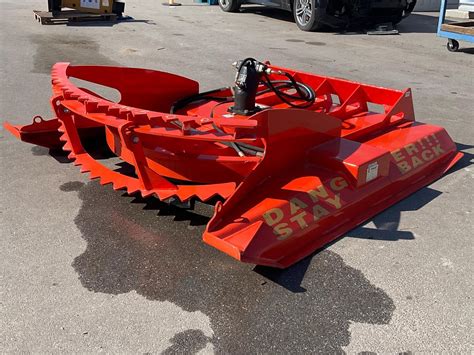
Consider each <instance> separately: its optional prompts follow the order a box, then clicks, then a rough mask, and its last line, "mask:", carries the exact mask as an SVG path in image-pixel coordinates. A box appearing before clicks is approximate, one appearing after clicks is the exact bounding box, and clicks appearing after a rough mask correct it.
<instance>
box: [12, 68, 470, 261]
mask: <svg viewBox="0 0 474 355" xmlns="http://www.w3.org/2000/svg"><path fill="white" fill-rule="evenodd" d="M269 67H270V68H271V69H274V72H278V70H284V71H286V72H289V73H291V74H292V75H293V76H294V78H295V79H296V80H297V81H300V82H304V83H305V84H306V85H308V86H310V87H311V88H312V89H313V90H314V91H315V93H316V99H315V101H314V104H313V105H312V106H311V107H309V108H308V109H305V110H303V109H295V108H291V107H290V106H289V105H287V104H285V103H282V102H281V101H279V100H278V97H277V96H276V95H275V94H274V93H273V92H265V93H263V94H261V95H259V96H258V97H257V103H258V104H259V106H260V107H262V108H263V109H262V110H261V111H260V112H257V113H255V114H254V115H251V116H239V115H234V114H230V113H229V107H230V106H232V104H233V103H232V102H227V101H224V102H222V101H219V100H216V97H213V98H209V99H208V100H201V101H197V102H194V103H190V104H188V105H187V106H185V107H183V108H181V109H179V110H178V111H177V112H176V113H173V114H171V113H169V112H170V111H171V107H172V105H173V103H175V102H176V101H178V100H181V99H183V98H185V97H189V96H192V95H196V94H197V93H198V92H199V85H198V83H197V82H195V81H193V80H190V79H188V78H184V77H182V76H178V75H174V74H170V73H164V72H159V71H153V70H146V69H135V68H120V67H100V66H71V65H69V64H68V63H58V64H56V65H54V67H53V69H52V85H53V96H52V98H51V105H52V108H53V111H54V113H55V116H56V117H55V118H53V119H51V120H43V119H42V118H40V117H35V119H34V121H33V123H32V124H30V125H26V126H13V125H10V124H9V123H5V127H6V128H7V129H8V130H9V131H10V132H11V133H13V134H14V135H15V136H16V137H18V138H19V139H21V140H23V141H26V142H29V143H33V144H38V145H42V146H46V147H49V148H58V147H62V149H64V150H65V151H67V152H69V158H70V159H72V160H74V164H75V165H78V166H80V168H81V172H88V173H89V175H90V178H91V179H96V178H97V179H100V183H101V184H103V185H104V184H112V185H113V188H114V189H116V190H119V189H125V190H126V191H127V192H128V193H129V194H133V193H140V194H141V195H142V196H143V197H148V196H155V197H157V198H159V199H160V200H164V201H167V200H170V199H179V200H180V201H183V202H186V201H189V200H192V199H198V200H201V201H214V200H215V199H217V200H218V202H217V203H216V206H215V214H214V216H213V218H212V219H211V220H210V222H209V224H208V225H207V228H206V231H205V233H204V236H203V239H204V241H205V242H206V243H208V244H210V245H212V246H214V247H216V248H217V249H220V250H222V251H223V252H225V253H227V254H229V255H231V256H232V257H234V258H236V259H238V260H241V261H244V262H250V263H255V264H260V265H268V266H273V267H279V268H285V267H288V266H290V265H292V264H293V263H295V262H297V261H299V260H301V259H302V258H304V257H306V256H308V255H310V254H311V253H313V252H314V251H316V250H318V249H320V248H321V247H323V246H324V245H326V244H327V243H329V242H330V241H332V240H334V239H336V238H338V237H340V236H342V235H344V233H346V232H347V231H349V230H350V229H352V228H354V227H355V226H357V225H358V224H360V223H362V222H364V221H365V220H367V219H369V218H371V217H372V216H374V215H375V214H377V213H379V212H380V211H382V210H384V209H386V208H388V207H389V206H391V205H392V204H394V203H395V202H397V201H399V200H401V199H403V198H404V197H406V196H408V195H410V194H412V193H413V192H415V191H416V190H418V189H420V188H421V187H423V186H426V185H427V184H429V183H431V182H432V181H434V180H436V179H437V178H439V177H440V176H442V175H443V174H444V173H445V172H446V171H447V170H448V169H449V168H450V167H451V166H452V165H453V164H455V163H456V161H458V160H459V159H460V158H461V156H462V154H461V153H459V152H457V151H456V146H455V144H454V143H453V141H452V140H451V138H450V137H449V135H448V134H447V132H446V131H445V130H444V129H443V128H441V127H437V126H433V125H427V124H422V123H419V122H416V121H415V117H414V111H413V104H412V94H411V90H410V89H406V90H393V89H386V88H381V87H376V86H372V85H365V84H360V83H356V82H351V81H347V80H343V79H337V78H330V77H324V76H318V75H314V74H308V73H303V72H299V71H293V70H289V69H284V68H278V67H275V66H271V65H269ZM70 78H78V79H81V80H85V81H89V82H93V83H96V84H99V85H103V86H107V87H111V88H115V89H117V90H118V91H119V92H120V94H121V98H120V101H119V102H112V101H109V100H107V99H105V98H103V97H101V96H99V95H98V94H95V93H94V92H92V91H90V90H88V89H83V88H79V87H77V86H76V85H74V84H73V82H72V81H71V80H70ZM271 78H272V79H274V80H278V79H281V78H280V77H279V75H278V74H271ZM216 95H218V96H220V97H229V96H231V95H232V93H231V90H230V89H223V90H221V91H220V92H219V93H217V94H215V95H214V96H216ZM97 132H101V134H100V135H98V134H97ZM102 135H105V140H104V146H106V147H107V148H108V149H110V150H111V151H112V152H113V153H114V154H115V155H117V156H118V157H120V158H121V159H122V160H123V161H124V162H126V163H128V164H130V165H131V166H132V167H133V168H134V171H135V175H134V176H131V175H124V174H122V173H120V172H119V171H116V170H112V169H110V168H108V167H107V166H105V165H103V164H102V163H101V162H99V161H98V160H95V159H94V158H93V156H92V155H91V154H90V152H88V151H87V149H85V148H84V142H83V141H84V140H85V139H86V138H87V137H93V138H94V137H95V138H96V139H99V136H102Z"/></svg>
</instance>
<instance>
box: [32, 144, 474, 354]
mask: <svg viewBox="0 0 474 355" xmlns="http://www.w3.org/2000/svg"><path fill="white" fill-rule="evenodd" d="M471 148H472V146H469V145H463V144H458V149H460V150H463V151H466V150H468V149H471ZM33 153H34V154H41V155H42V154H48V150H47V149H43V148H39V149H38V148H33ZM472 157H473V155H472V154H469V153H467V154H465V156H464V157H463V159H462V160H461V161H460V162H459V163H458V165H456V168H455V169H461V168H464V167H466V166H468V165H470V164H472ZM60 190H61V191H63V192H65V193H78V196H79V198H80V199H81V200H82V207H81V209H80V211H79V213H78V215H77V217H76V218H75V223H76V225H77V227H78V228H79V230H80V231H81V233H82V236H83V238H84V240H85V241H86V242H87V247H86V250H85V251H84V253H83V254H81V255H79V256H77V257H76V258H75V259H74V261H73V263H72V266H73V267H74V268H75V270H76V271H77V273H78V275H79V280H80V282H81V283H82V285H83V286H84V287H85V288H87V289H88V290H90V291H94V292H102V293H108V294H115V295H116V294H122V293H128V292H131V291H136V292H137V293H138V294H140V295H143V296H144V297H146V298H148V299H150V300H156V301H169V302H172V303H173V304H175V305H177V306H179V307H181V308H182V309H184V310H185V311H188V312H194V311H201V312H203V313H204V314H206V315H207V316H208V317H209V318H210V320H211V325H212V329H213V331H214V336H213V338H207V337H206V336H205V335H204V334H203V333H202V332H201V331H199V330H187V331H185V332H182V333H179V334H176V335H175V337H174V338H173V339H171V340H170V342H171V344H172V345H171V346H170V348H168V349H167V350H166V352H167V353H180V352H181V353H183V352H189V351H193V352H195V351H199V350H200V349H203V348H204V347H205V346H206V345H207V344H208V343H209V342H211V343H212V344H213V346H214V348H215V350H216V351H217V352H225V353H233V352H236V353H247V352H272V351H278V352H288V353H290V352H292V351H294V349H306V350H307V351H308V352H321V353H328V352H331V353H333V352H341V351H342V348H343V347H344V346H346V345H348V344H349V342H350V333H349V326H350V324H351V323H352V322H357V323H368V324H388V323H389V322H390V320H391V317H392V314H393V312H394V310H395V305H394V303H393V301H392V300H391V298H390V297H389V296H388V295H387V294H386V293H385V292H384V291H383V290H382V289H380V288H378V287H376V286H375V285H373V284H371V283H370V281H369V280H367V278H366V277H365V276H364V274H363V273H362V272H360V271H359V270H357V269H354V268H352V267H351V266H349V265H347V264H346V263H345V262H344V260H343V259H342V258H341V257H340V256H339V255H338V254H336V253H334V252H333V251H330V250H328V249H327V248H326V249H323V250H321V251H318V252H316V253H314V254H313V255H312V256H310V257H308V258H305V259H304V260H302V261H301V262H299V263H297V264H295V265H293V266H292V267H290V268H288V269H286V270H276V269H272V268H268V267H261V266H256V267H254V266H252V265H248V264H242V263H239V262H237V261H235V260H234V259H232V258H230V257H228V256H226V255H225V254H223V253H221V252H220V251H218V250H215V249H213V248H212V247H210V246H208V245H206V244H204V243H203V242H202V240H201V235H202V233H203V231H204V228H205V225H206V224H207V222H208V221H209V218H210V217H211V216H212V212H213V207H212V206H210V205H207V204H201V203H196V205H195V207H194V210H188V209H182V208H178V207H175V206H173V205H169V204H165V203H163V202H160V201H158V200H156V199H152V198H151V199H143V198H141V197H137V196H128V195H126V194H121V193H120V192H118V191H114V190H113V189H111V188H110V187H107V186H105V187H104V186H101V185H100V184H99V183H98V182H97V181H92V182H89V183H87V184H83V183H81V182H78V181H71V182H69V183H66V184H63V185H62V186H61V187H60ZM440 194H441V193H440V192H439V191H436V190H433V189H431V188H428V187H427V188H424V189H422V190H420V191H418V192H417V193H415V194H413V195H412V196H410V197H408V198H407V199H405V200H403V201H401V202H399V203H398V204H396V205H394V206H392V207H391V208H389V209H388V210H386V211H385V212H383V213H381V214H379V215H377V216H376V217H375V218H373V219H372V221H373V222H374V224H375V225H376V227H377V229H370V228H367V227H359V228H356V229H354V230H352V231H351V232H349V233H348V234H347V236H349V237H355V238H364V239H378V240H387V241H396V240H400V239H413V238H414V236H413V234H411V232H408V231H398V226H399V222H400V215H401V212H402V211H412V210H417V209H419V208H421V207H422V206H424V205H425V204H427V203H429V202H430V201H432V200H433V199H435V198H436V197H437V196H439V195H440Z"/></svg>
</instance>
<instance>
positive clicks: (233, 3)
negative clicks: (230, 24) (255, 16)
mask: <svg viewBox="0 0 474 355" xmlns="http://www.w3.org/2000/svg"><path fill="white" fill-rule="evenodd" d="M241 4H242V3H241V1H240V0H219V7H220V8H221V9H222V11H225V12H236V11H238V10H239V9H240V5H241Z"/></svg>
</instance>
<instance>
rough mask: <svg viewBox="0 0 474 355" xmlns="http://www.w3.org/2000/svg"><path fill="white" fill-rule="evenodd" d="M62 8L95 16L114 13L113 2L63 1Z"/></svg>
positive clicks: (95, 0) (107, 0) (104, 0)
mask: <svg viewBox="0 0 474 355" xmlns="http://www.w3.org/2000/svg"><path fill="white" fill-rule="evenodd" d="M61 5H62V7H68V8H70V9H75V10H79V11H81V12H90V13H93V14H104V13H105V14H107V13H112V7H113V5H114V1H113V0H62V4H61Z"/></svg>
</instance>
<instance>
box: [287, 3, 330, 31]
mask: <svg viewBox="0 0 474 355" xmlns="http://www.w3.org/2000/svg"><path fill="white" fill-rule="evenodd" d="M293 17H294V18H295V22H296V25H297V26H298V28H299V29H300V30H302V31H317V30H320V29H321V28H322V27H323V24H322V22H321V9H320V8H319V7H318V6H317V3H316V0H294V2H293Z"/></svg>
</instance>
